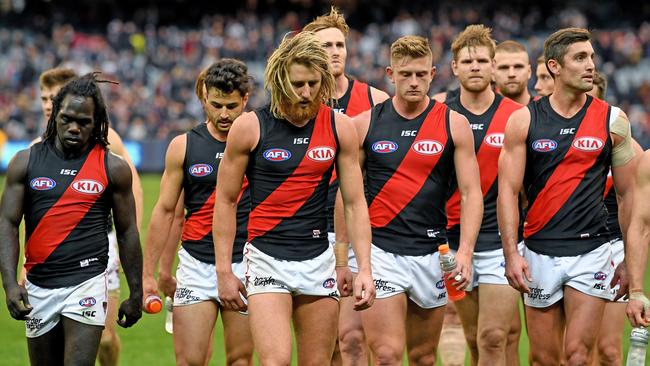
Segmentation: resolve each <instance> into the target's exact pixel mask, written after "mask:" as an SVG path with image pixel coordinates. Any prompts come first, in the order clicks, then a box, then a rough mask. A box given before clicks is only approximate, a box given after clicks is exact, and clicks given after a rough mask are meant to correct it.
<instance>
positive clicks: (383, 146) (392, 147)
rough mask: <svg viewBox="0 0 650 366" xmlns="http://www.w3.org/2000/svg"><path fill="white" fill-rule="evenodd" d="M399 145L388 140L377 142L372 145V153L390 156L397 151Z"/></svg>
mask: <svg viewBox="0 0 650 366" xmlns="http://www.w3.org/2000/svg"><path fill="white" fill-rule="evenodd" d="M397 147H398V145H397V143H396V142H393V141H388V140H382V141H377V142H375V143H374V144H372V151H374V152H376V153H379V154H390V153H392V152H395V151H397Z"/></svg>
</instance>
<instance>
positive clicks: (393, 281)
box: [370, 245, 447, 309]
mask: <svg viewBox="0 0 650 366" xmlns="http://www.w3.org/2000/svg"><path fill="white" fill-rule="evenodd" d="M370 257H371V263H372V277H373V279H374V281H375V289H376V290H377V298H378V299H385V298H388V297H391V296H394V295H398V294H401V293H406V295H407V296H408V297H409V299H411V301H413V302H414V303H415V304H416V305H418V306H419V307H421V308H424V309H431V308H435V307H439V306H444V305H446V304H447V289H446V288H445V282H444V280H443V279H442V270H441V269H440V261H439V259H438V252H435V253H432V254H427V255H422V256H411V255H399V254H394V253H389V252H386V251H384V250H383V249H381V248H379V247H377V246H375V245H372V247H371V248H370Z"/></svg>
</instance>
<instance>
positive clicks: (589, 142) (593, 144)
mask: <svg viewBox="0 0 650 366" xmlns="http://www.w3.org/2000/svg"><path fill="white" fill-rule="evenodd" d="M572 145H573V147H574V148H576V149H578V150H580V151H584V152H594V151H599V150H601V149H602V148H603V146H604V145H605V144H604V143H603V140H601V139H599V138H597V137H591V136H585V137H580V138H579V139H576V140H575V141H573V144H572Z"/></svg>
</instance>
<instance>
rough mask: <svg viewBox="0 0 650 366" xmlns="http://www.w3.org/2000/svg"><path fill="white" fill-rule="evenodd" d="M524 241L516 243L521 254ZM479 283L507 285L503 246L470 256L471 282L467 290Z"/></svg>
mask: <svg viewBox="0 0 650 366" xmlns="http://www.w3.org/2000/svg"><path fill="white" fill-rule="evenodd" d="M523 250H524V242H523V241H522V242H520V243H519V244H517V251H518V252H519V254H522V253H523ZM480 284H489V285H508V286H509V284H508V279H507V278H506V259H505V257H504V256H503V248H500V249H494V250H487V251H484V252H474V255H473V256H472V283H471V284H470V285H469V286H468V287H467V291H471V290H472V289H474V288H476V287H478V286H479V285H480Z"/></svg>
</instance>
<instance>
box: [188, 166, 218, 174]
mask: <svg viewBox="0 0 650 366" xmlns="http://www.w3.org/2000/svg"><path fill="white" fill-rule="evenodd" d="M212 170H213V169H212V165H210V164H194V165H192V166H191V167H190V169H189V171H190V175H191V176H193V177H205V176H206V175H210V174H212Z"/></svg>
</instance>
